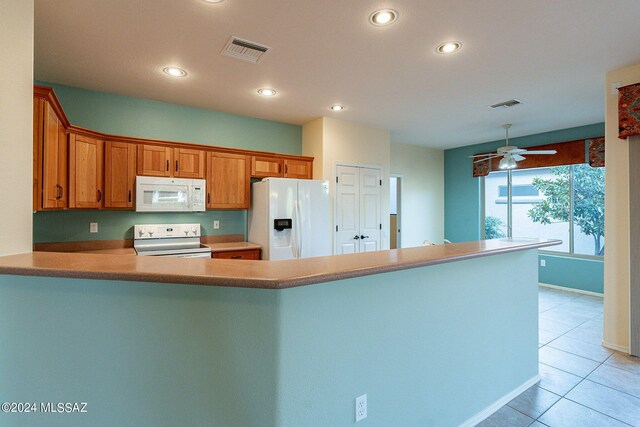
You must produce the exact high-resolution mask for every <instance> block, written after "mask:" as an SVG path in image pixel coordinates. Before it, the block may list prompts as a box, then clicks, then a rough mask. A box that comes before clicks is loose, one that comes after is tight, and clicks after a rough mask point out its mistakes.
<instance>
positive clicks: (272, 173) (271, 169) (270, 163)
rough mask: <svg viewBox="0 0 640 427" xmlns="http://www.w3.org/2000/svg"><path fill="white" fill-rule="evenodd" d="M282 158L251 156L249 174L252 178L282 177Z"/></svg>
mask: <svg viewBox="0 0 640 427" xmlns="http://www.w3.org/2000/svg"><path fill="white" fill-rule="evenodd" d="M283 163H284V161H283V159H282V158H279V157H268V156H251V176H252V177H253V178H268V177H282V176H284V175H283V167H282V166H283Z"/></svg>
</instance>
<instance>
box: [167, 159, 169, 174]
mask: <svg viewBox="0 0 640 427" xmlns="http://www.w3.org/2000/svg"><path fill="white" fill-rule="evenodd" d="M167 172H169V160H167Z"/></svg>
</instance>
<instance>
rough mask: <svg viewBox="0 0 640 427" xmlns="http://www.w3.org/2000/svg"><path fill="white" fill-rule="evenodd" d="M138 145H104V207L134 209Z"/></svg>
mask: <svg viewBox="0 0 640 427" xmlns="http://www.w3.org/2000/svg"><path fill="white" fill-rule="evenodd" d="M136 152H137V150H136V144H129V143H126V142H113V141H106V142H105V144H104V207H105V208H124V209H131V208H133V207H134V206H135V205H134V201H135V181H136Z"/></svg>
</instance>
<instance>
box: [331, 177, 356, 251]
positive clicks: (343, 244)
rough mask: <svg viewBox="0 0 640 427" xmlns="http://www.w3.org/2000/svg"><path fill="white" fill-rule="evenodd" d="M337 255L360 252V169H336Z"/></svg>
mask: <svg viewBox="0 0 640 427" xmlns="http://www.w3.org/2000/svg"><path fill="white" fill-rule="evenodd" d="M336 177H337V182H336V227H337V229H336V230H337V231H336V252H335V253H336V255H341V254H352V253H355V252H360V247H359V245H358V243H359V241H360V234H359V232H360V225H359V221H360V169H359V168H357V167H353V166H338V167H337V168H336Z"/></svg>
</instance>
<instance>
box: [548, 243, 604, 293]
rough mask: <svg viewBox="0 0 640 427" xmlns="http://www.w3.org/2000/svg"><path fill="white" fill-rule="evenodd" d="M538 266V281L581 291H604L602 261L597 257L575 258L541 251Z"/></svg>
mask: <svg viewBox="0 0 640 427" xmlns="http://www.w3.org/2000/svg"><path fill="white" fill-rule="evenodd" d="M539 258H540V260H545V261H546V263H545V264H546V266H545V267H542V266H540V267H539V270H540V275H539V277H540V279H539V280H540V282H541V283H547V284H549V285H556V286H562V287H565V288H572V289H579V290H582V291H589V292H596V293H599V294H602V293H604V262H603V261H602V260H599V259H588V258H587V259H580V258H579V259H576V258H573V257H567V256H555V255H548V254H547V253H542V254H540V255H539Z"/></svg>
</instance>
